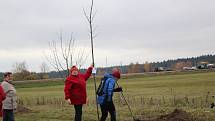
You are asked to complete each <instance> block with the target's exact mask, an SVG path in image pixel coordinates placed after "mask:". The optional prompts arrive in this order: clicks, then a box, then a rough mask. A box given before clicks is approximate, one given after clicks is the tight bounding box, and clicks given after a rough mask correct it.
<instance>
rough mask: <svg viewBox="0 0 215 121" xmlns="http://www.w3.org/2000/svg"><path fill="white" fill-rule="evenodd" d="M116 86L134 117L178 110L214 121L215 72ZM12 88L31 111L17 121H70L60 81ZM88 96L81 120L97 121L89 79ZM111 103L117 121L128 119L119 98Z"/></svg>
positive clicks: (126, 80) (134, 79) (131, 79)
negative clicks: (15, 89) (121, 91)
mask: <svg viewBox="0 0 215 121" xmlns="http://www.w3.org/2000/svg"><path fill="white" fill-rule="evenodd" d="M97 80H99V79H97ZM98 83H99V82H97V84H98ZM119 84H120V85H121V86H122V87H123V90H124V95H125V96H126V98H127V100H128V101H129V103H130V104H131V106H132V110H133V111H134V113H135V115H136V116H140V115H144V117H156V116H158V115H162V114H166V113H168V112H171V111H172V110H174V109H175V108H181V109H183V110H186V111H188V112H191V113H192V114H193V115H194V116H198V117H203V118H204V119H205V120H208V121H213V119H215V115H214V114H215V110H212V109H210V108H209V104H210V103H211V102H212V101H213V99H212V98H211V96H212V95H215V88H214V87H215V72H182V73H170V74H152V75H150V74H149V75H141V74H137V75H130V76H123V78H122V79H121V80H119ZM15 85H16V88H17V94H18V98H19V103H21V104H23V105H24V106H25V107H28V108H30V109H31V110H32V112H31V113H22V114H19V113H18V114H16V120H17V121H69V120H73V117H74V109H73V106H71V105H68V104H66V103H65V101H64V92H63V88H64V81H63V80H48V81H39V82H34V81H33V82H24V83H23V82H22V83H16V84H15ZM87 93H88V99H89V104H87V105H85V106H84V108H83V120H84V121H96V120H97V116H96V107H95V95H94V84H93V81H92V79H90V80H89V81H88V83H87ZM114 100H115V106H116V110H117V118H118V120H120V121H123V120H125V119H129V118H131V116H130V114H129V111H128V108H127V106H126V105H124V101H123V100H121V97H120V94H118V93H116V94H115V95H114Z"/></svg>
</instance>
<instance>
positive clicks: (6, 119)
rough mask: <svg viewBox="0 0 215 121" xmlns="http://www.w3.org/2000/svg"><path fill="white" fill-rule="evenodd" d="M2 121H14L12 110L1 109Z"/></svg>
mask: <svg viewBox="0 0 215 121" xmlns="http://www.w3.org/2000/svg"><path fill="white" fill-rule="evenodd" d="M3 121H14V114H13V109H3Z"/></svg>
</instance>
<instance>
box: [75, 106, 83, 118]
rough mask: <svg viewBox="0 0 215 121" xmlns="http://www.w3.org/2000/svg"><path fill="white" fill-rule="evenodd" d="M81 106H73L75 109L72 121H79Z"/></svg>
mask: <svg viewBox="0 0 215 121" xmlns="http://www.w3.org/2000/svg"><path fill="white" fill-rule="evenodd" d="M82 106H83V105H82V104H80V105H74V108H75V120H74V121H81V117H82Z"/></svg>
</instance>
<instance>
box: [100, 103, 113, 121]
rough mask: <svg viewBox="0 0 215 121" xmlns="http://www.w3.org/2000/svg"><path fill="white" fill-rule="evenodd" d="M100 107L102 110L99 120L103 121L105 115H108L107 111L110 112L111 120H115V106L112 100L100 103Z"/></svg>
mask: <svg viewBox="0 0 215 121" xmlns="http://www.w3.org/2000/svg"><path fill="white" fill-rule="evenodd" d="M100 107H101V111H102V117H101V119H100V121H105V120H106V118H107V116H108V112H109V113H110V116H111V121H116V110H115V106H114V104H113V102H107V103H105V104H103V105H100Z"/></svg>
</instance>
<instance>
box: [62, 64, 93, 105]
mask: <svg viewBox="0 0 215 121" xmlns="http://www.w3.org/2000/svg"><path fill="white" fill-rule="evenodd" d="M91 73H92V67H89V68H88V69H87V71H86V73H85V74H81V73H78V75H77V76H73V75H71V74H70V75H69V76H68V77H67V78H66V82H65V87H64V93H65V99H66V100H67V99H70V101H71V104H72V105H77V104H86V100H87V91H86V81H87V79H88V78H89V77H90V75H91Z"/></svg>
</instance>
